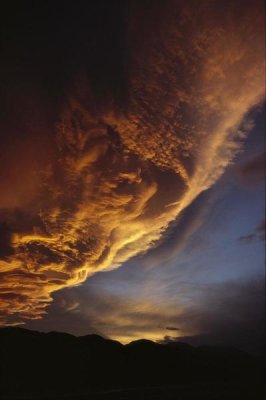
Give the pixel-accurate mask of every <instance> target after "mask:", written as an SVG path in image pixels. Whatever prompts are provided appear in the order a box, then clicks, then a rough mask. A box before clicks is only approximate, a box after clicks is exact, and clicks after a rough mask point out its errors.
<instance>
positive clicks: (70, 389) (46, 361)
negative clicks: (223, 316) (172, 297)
mask: <svg viewBox="0 0 266 400" xmlns="http://www.w3.org/2000/svg"><path fill="white" fill-rule="evenodd" d="M0 368H1V369H0V379H1V394H2V396H3V398H12V399H16V398H17V399H18V398H24V399H30V398H59V397H60V396H62V395H69V396H70V397H69V398H71V399H75V398H77V399H81V398H82V399H96V398H97V399H116V400H117V399H120V398H121V399H133V398H134V399H162V400H167V399H180V400H182V399H192V398H193V399H194V398H205V399H208V398H210V399H212V400H213V399H224V400H227V399H231V398H232V399H233V398H234V399H237V398H241V399H242V400H243V399H246V398H247V399H248V398H250V399H252V400H253V399H254V400H256V399H260V398H261V399H262V398H263V396H262V393H263V392H262V391H261V390H262V389H261V384H262V370H263V368H262V360H260V359H259V358H257V357H255V356H252V355H249V354H247V353H244V352H242V351H239V350H236V349H233V348H222V347H208V346H202V347H198V348H195V347H192V346H190V345H187V344H185V343H178V342H177V343H169V344H164V345H163V344H159V343H154V342H152V341H149V340H137V341H134V342H131V343H129V344H128V345H122V344H121V343H119V342H117V341H114V340H108V339H104V338H102V337H100V336H98V335H87V336H81V337H75V336H72V335H70V334H67V333H59V332H49V333H41V332H35V331H30V330H26V329H22V328H14V327H7V328H1V329H0ZM202 385H203V386H204V390H203V391H204V393H205V395H204V396H203V397H200V390H199V389H198V388H200V387H202ZM227 386H228V387H229V389H228V390H229V392H230V393H231V394H232V397H230V396H229V395H226V396H225V397H219V393H220V394H221V393H222V392H221V391H220V392H219V391H218V394H217V388H219V387H220V388H225V387H227ZM191 387H193V388H194V389H193V390H194V392H193V393H194V395H195V397H189V396H188V393H187V392H188V389H186V388H191ZM210 387H213V388H216V389H215V391H216V395H218V397H217V396H216V397H208V393H207V392H208V388H210ZM206 388H207V389H206ZM232 388H234V389H232ZM236 388H237V389H236ZM189 390H190V389H189ZM206 390H207V391H206ZM221 390H224V389H221ZM182 391H183V395H182ZM196 392H197V395H196ZM176 393H178V397H177V394H176ZM256 393H257V396H261V397H256ZM248 394H250V396H251V397H247V395H248ZM238 395H239V397H237V396H238ZM56 396H59V397H56ZM95 396H96V397H95ZM171 396H172V397H171ZM173 396H174V397H173ZM182 396H183V397H182ZM186 396H187V397H186ZM245 396H246V397H245Z"/></svg>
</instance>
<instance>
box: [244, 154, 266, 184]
mask: <svg viewBox="0 0 266 400" xmlns="http://www.w3.org/2000/svg"><path fill="white" fill-rule="evenodd" d="M265 171H266V153H262V154H259V155H257V156H256V157H255V158H253V159H252V160H249V161H247V162H246V163H245V164H244V165H242V166H241V167H240V168H239V170H238V175H239V177H240V179H241V181H243V182H246V183H247V184H251V185H256V184H259V183H264V182H265Z"/></svg>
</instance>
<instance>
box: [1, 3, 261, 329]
mask: <svg viewBox="0 0 266 400" xmlns="http://www.w3.org/2000/svg"><path fill="white" fill-rule="evenodd" d="M173 7H175V8H176V10H177V11H176V13H175V12H173V11H172V10H173ZM213 7H214V6H213V2H207V1H206V2H202V3H201V4H198V2H188V3H186V5H183V7H182V9H179V8H180V7H179V3H178V2H177V3H176V6H175V5H174V3H170V2H169V4H168V5H167V6H165V10H164V14H163V17H162V19H161V20H160V24H157V25H156V24H155V25H152V24H151V23H149V22H148V23H147V24H144V25H145V26H143V20H141V18H139V17H138V10H135V13H133V16H132V18H131V21H130V23H129V27H128V41H129V43H130V48H131V52H130V65H129V88H128V103H127V105H126V106H125V109H124V110H123V111H122V110H120V109H119V108H118V107H117V106H116V105H115V104H114V103H112V102H111V101H110V102H109V103H108V106H106V109H104V111H103V110H102V109H101V110H97V111H95V107H94V105H93V100H91V101H90V102H89V104H88V103H87V102H85V101H83V100H82V96H81V95H80V92H79V89H73V93H71V95H70V96H69V98H68V100H67V101H66V104H65V106H64V110H63V112H62V115H60V116H59V117H58V122H57V125H56V131H57V134H56V138H55V140H54V142H53V146H54V147H53V152H52V155H49V157H48V160H45V163H44V164H42V167H41V169H40V170H39V171H38V174H37V175H35V178H34V189H33V188H31V185H29V186H28V187H29V190H28V193H27V196H26V197H27V201H26V202H24V201H22V202H21V203H20V204H17V201H16V202H11V203H10V204H11V205H9V206H8V202H7V200H6V199H5V200H3V201H4V202H3V203H1V204H0V206H1V210H2V211H1V213H2V214H4V215H5V219H6V221H7V224H9V230H10V235H9V247H10V249H9V251H8V252H7V253H6V254H4V256H3V257H2V260H1V261H0V266H1V272H0V275H1V280H0V299H1V309H2V310H3V312H1V315H0V323H1V324H3V325H5V324H9V325H10V324H11V323H15V324H19V323H22V322H23V321H24V320H25V319H38V318H41V317H42V316H43V314H45V313H46V308H47V305H48V304H49V303H50V302H51V301H52V297H51V295H52V293H54V292H55V291H58V290H60V289H63V288H66V287H70V286H73V285H78V284H81V283H82V282H84V281H85V280H86V279H87V278H88V277H90V276H91V275H92V274H95V273H96V272H98V271H104V270H110V269H113V268H117V267H118V266H120V265H121V264H123V262H125V261H126V260H128V259H129V258H131V257H133V256H135V255H138V254H140V253H143V252H145V251H147V250H148V249H149V248H151V247H152V246H154V244H155V243H156V241H158V240H159V239H160V238H161V237H162V235H163V233H164V231H165V230H166V229H167V227H168V225H169V223H170V222H171V221H173V220H175V219H176V218H177V217H178V215H179V214H180V213H181V211H182V210H184V209H185V208H186V207H187V206H188V205H190V204H191V203H192V202H193V200H194V199H195V198H196V197H197V196H198V195H199V194H200V193H201V192H202V191H204V190H207V189H208V188H209V187H211V186H212V185H213V184H214V183H215V182H216V181H217V180H218V179H219V177H220V176H221V174H222V173H223V171H224V169H225V168H226V166H227V165H228V164H229V163H230V162H231V161H232V160H233V157H234V155H235V154H236V152H237V151H238V150H239V149H240V147H241V140H242V139H243V138H244V137H245V135H246V133H247V131H248V130H249V125H250V122H249V121H246V123H244V124H243V121H245V116H246V114H247V113H248V111H250V110H251V109H252V107H254V106H257V105H259V104H260V103H261V102H262V100H263V95H264V69H263V68H264V67H263V65H264V53H263V47H264V34H263V17H262V15H263V12H260V10H259V7H258V8H257V9H256V8H253V7H252V6H250V7H247V8H246V9H245V8H243V9H242V10H241V12H239V7H235V6H234V5H233V4H232V5H231V6H230V5H228V7H227V9H226V12H224V13H223V15H222V17H221V13H219V12H218V11H217V10H216V9H215V8H213ZM175 8H174V9H175ZM199 8H201V10H199ZM240 8H242V6H241V5H240ZM153 30H154V31H153ZM155 32H156V34H155ZM151 33H152V34H151ZM144 36H145V41H143V37H144ZM81 81H82V79H81ZM84 82H86V81H85V80H84ZM84 85H86V83H83V91H84V90H85V92H87V93H88V96H90V87H89V83H88V85H87V86H85V89H84ZM77 87H79V85H77ZM92 97H93V96H91V98H92ZM240 126H241V127H242V128H241V129H240ZM22 163H23V159H22ZM23 173H24V172H23V168H22V169H21V174H23ZM18 175H19V173H18ZM21 176H22V175H21ZM36 177H37V178H36ZM16 182H18V183H17V185H18V187H19V188H20V186H21V183H20V182H19V178H18V179H17V180H16ZM27 185H28V184H27ZM15 189H16V188H14V190H15ZM18 190H20V189H18ZM31 194H32V197H31V198H30V195H31ZM28 197H29V199H28ZM14 212H16V213H18V214H17V215H18V216H19V215H26V216H27V221H28V224H27V228H25V229H22V228H21V227H19V228H18V227H17V224H16V223H15V222H14V218H15V217H14ZM18 218H20V217H18Z"/></svg>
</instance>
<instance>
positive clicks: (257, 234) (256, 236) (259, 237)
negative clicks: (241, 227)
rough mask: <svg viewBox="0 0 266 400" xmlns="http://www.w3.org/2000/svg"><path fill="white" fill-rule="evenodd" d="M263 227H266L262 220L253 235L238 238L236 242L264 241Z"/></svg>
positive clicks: (265, 221)
mask: <svg viewBox="0 0 266 400" xmlns="http://www.w3.org/2000/svg"><path fill="white" fill-rule="evenodd" d="M265 227H266V220H265V219H264V220H262V221H261V222H260V223H259V224H258V225H257V227H256V229H255V231H254V232H253V233H250V234H248V235H244V236H240V237H239V238H238V240H240V241H241V242H243V243H252V242H254V241H258V240H259V241H265Z"/></svg>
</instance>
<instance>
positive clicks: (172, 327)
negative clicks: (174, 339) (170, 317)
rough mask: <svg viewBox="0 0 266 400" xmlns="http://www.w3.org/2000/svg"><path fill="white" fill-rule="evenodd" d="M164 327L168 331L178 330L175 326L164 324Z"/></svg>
mask: <svg viewBox="0 0 266 400" xmlns="http://www.w3.org/2000/svg"><path fill="white" fill-rule="evenodd" d="M165 329H167V330H168V331H180V328H176V327H175V326H166V327H165Z"/></svg>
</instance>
